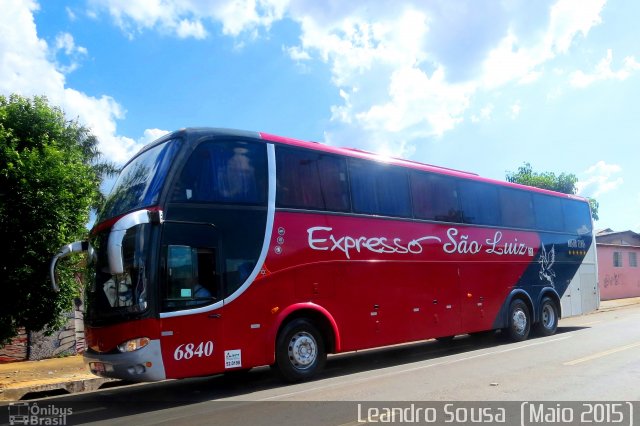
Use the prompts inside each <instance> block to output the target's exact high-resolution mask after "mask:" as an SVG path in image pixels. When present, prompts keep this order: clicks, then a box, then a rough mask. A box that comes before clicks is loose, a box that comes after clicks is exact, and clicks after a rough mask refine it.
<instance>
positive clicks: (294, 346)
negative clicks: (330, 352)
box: [276, 318, 327, 382]
mask: <svg viewBox="0 0 640 426" xmlns="http://www.w3.org/2000/svg"><path fill="white" fill-rule="evenodd" d="M326 360H327V352H326V350H325V346H324V339H323V337H322V335H321V334H320V332H319V331H318V329H317V328H316V326H315V325H314V324H313V323H312V322H310V321H309V320H307V319H304V318H298V319H295V320H293V321H291V322H290V323H288V324H287V325H285V326H284V328H283V329H282V330H281V331H280V333H279V334H278V339H277V341H276V366H277V368H278V372H279V373H280V375H281V376H282V378H283V379H285V380H286V381H288V382H299V381H302V380H308V379H310V378H311V377H313V376H314V375H316V374H317V373H318V372H320V371H321V370H322V368H323V367H324V364H325V362H326Z"/></svg>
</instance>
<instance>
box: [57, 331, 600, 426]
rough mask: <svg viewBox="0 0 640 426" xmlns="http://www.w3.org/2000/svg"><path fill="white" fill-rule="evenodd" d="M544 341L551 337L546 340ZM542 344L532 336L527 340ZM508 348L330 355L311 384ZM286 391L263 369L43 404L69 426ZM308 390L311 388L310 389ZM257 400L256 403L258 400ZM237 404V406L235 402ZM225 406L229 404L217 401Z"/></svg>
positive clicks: (419, 346) (465, 343)
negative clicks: (69, 413)
mask: <svg viewBox="0 0 640 426" xmlns="http://www.w3.org/2000/svg"><path fill="white" fill-rule="evenodd" d="M587 328H589V327H559V328H558V331H557V334H567V333H572V332H575V331H580V330H583V329H587ZM548 338H553V336H550V337H548ZM538 339H545V337H535V336H532V338H531V340H538ZM510 344H513V343H512V342H510V341H509V340H508V339H506V338H505V337H504V336H503V335H502V334H501V333H500V332H496V333H478V334H476V335H461V336H457V337H456V338H455V339H454V340H453V341H451V342H449V343H441V342H438V341H435V340H428V341H421V342H414V343H408V344H402V345H396V346H388V347H383V348H377V349H370V350H364V351H358V352H349V353H343V354H338V355H332V356H330V357H329V359H328V361H327V365H326V368H325V370H324V371H323V372H322V373H321V374H319V375H318V377H317V378H316V379H314V380H313V381H312V382H318V381H322V380H327V379H332V378H337V377H341V376H349V375H353V374H357V373H364V372H370V371H375V370H380V369H384V368H389V367H395V366H402V365H405V364H412V363H417V362H424V361H429V360H439V359H441V358H445V357H448V356H451V355H457V354H464V353H469V352H472V351H476V350H480V349H486V348H497V347H501V346H506V345H510ZM287 386H289V384H287V383H285V382H283V381H282V380H281V379H280V378H279V377H278V376H277V374H275V373H274V372H273V371H272V370H271V369H270V368H269V367H259V368H255V369H253V370H251V371H249V372H247V373H246V374H233V375H216V376H209V377H200V378H192V379H183V380H170V381H164V382H158V383H146V384H136V385H131V386H124V387H119V388H111V389H107V390H103V391H100V392H95V393H86V394H76V395H70V396H64V397H58V398H55V399H49V401H52V402H53V401H55V403H56V404H60V405H61V406H64V405H66V404H68V405H70V406H72V407H74V416H73V417H74V418H73V421H74V423H75V422H80V423H84V422H92V421H99V420H106V419H111V420H113V419H117V418H121V417H126V416H132V415H139V414H145V413H152V412H155V411H158V410H166V409H170V408H180V407H182V408H184V409H185V410H187V411H188V410H189V409H190V408H189V406H192V405H196V404H200V403H211V402H216V401H217V400H220V399H225V398H233V397H238V396H240V397H242V396H244V395H248V397H247V399H253V398H254V397H251V396H250V395H251V394H255V393H256V392H260V391H266V390H270V389H278V388H284V387H287ZM312 386H313V385H312ZM258 399H259V398H258ZM235 403H236V404H237V401H235ZM216 404H219V405H220V406H223V407H224V406H226V405H229V404H231V402H222V401H218V402H216Z"/></svg>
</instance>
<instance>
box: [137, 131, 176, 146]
mask: <svg viewBox="0 0 640 426" xmlns="http://www.w3.org/2000/svg"><path fill="white" fill-rule="evenodd" d="M167 133H169V131H168V130H161V129H147V130H145V131H144V135H143V136H142V137H141V138H139V139H138V143H140V144H141V145H146V144H148V143H150V142H153V141H155V140H156V139H158V138H160V137H162V136H164V135H166V134H167Z"/></svg>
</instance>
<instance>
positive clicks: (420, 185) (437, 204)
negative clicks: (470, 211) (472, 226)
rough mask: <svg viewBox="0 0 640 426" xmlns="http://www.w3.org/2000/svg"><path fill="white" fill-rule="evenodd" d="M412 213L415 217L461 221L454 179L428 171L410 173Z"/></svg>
mask: <svg viewBox="0 0 640 426" xmlns="http://www.w3.org/2000/svg"><path fill="white" fill-rule="evenodd" d="M411 194H412V199H413V214H414V216H415V217H416V219H426V220H438V221H442V222H461V221H462V220H461V219H462V214H461V212H460V207H459V206H458V192H457V190H456V180H455V179H453V178H450V177H445V176H438V175H435V174H430V173H422V172H412V173H411Z"/></svg>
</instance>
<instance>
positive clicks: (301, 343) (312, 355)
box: [287, 331, 318, 370]
mask: <svg viewBox="0 0 640 426" xmlns="http://www.w3.org/2000/svg"><path fill="white" fill-rule="evenodd" d="M287 351H288V355H289V361H290V362H291V365H293V366H294V367H295V368H296V369H298V370H305V369H307V368H309V367H311V366H312V365H313V363H314V362H315V361H316V359H317V357H318V343H317V342H316V339H315V338H314V337H313V335H311V334H310V333H307V332H306V331H300V332H298V333H296V334H294V335H293V337H291V340H290V341H289V347H288V350H287Z"/></svg>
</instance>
